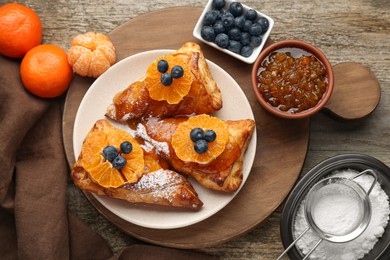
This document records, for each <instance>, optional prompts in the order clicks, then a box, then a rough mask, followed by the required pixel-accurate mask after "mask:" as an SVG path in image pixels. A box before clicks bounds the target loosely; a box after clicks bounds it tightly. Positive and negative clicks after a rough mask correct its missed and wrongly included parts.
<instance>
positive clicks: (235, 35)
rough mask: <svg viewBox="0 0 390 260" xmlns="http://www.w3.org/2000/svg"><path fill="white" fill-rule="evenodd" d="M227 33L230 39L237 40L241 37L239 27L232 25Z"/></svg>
mask: <svg viewBox="0 0 390 260" xmlns="http://www.w3.org/2000/svg"><path fill="white" fill-rule="evenodd" d="M228 35H229V39H230V40H235V41H239V40H240V38H241V31H240V29H238V28H236V27H234V28H232V29H230V30H229V32H228Z"/></svg>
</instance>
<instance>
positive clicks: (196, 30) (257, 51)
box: [193, 0, 274, 64]
mask: <svg viewBox="0 0 390 260" xmlns="http://www.w3.org/2000/svg"><path fill="white" fill-rule="evenodd" d="M232 2H237V1H231V0H225V7H224V10H227V9H228V8H229V6H230V4H231V3H232ZM212 3H213V0H209V1H208V3H207V4H206V6H205V8H204V10H203V12H202V14H201V15H200V17H199V20H198V22H197V23H196V25H195V28H194V31H193V35H194V37H195V38H197V39H199V40H200V41H202V42H204V43H206V44H208V45H210V46H213V47H214V48H216V49H218V50H220V51H222V52H224V53H227V54H229V55H230V56H233V57H235V58H237V59H239V60H241V61H243V62H246V63H248V64H252V63H253V62H255V60H256V58H257V56H259V54H260V52H261V50H262V49H263V47H264V44H265V42H266V41H267V39H268V36H269V34H270V32H271V30H272V27H273V25H274V20H273V19H272V18H271V17H269V16H267V15H265V14H263V13H261V12H259V11H257V10H256V12H257V16H258V17H265V18H266V19H267V20H268V22H269V27H268V30H267V31H266V32H265V33H263V34H262V38H263V40H262V42H261V44H260V45H259V46H257V47H255V48H253V53H252V55H251V56H249V57H244V56H242V55H240V54H236V53H234V52H232V51H230V50H228V49H225V48H221V47H219V46H218V45H217V44H215V43H214V42H209V41H206V40H205V39H203V38H202V36H201V30H202V27H203V19H204V16H205V14H206V13H207V12H208V11H210V10H212ZM241 4H242V6H243V8H244V13H245V12H247V11H248V10H249V9H254V8H251V7H249V6H246V5H244V4H243V3H241Z"/></svg>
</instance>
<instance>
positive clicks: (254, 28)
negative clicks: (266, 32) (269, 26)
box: [249, 23, 263, 36]
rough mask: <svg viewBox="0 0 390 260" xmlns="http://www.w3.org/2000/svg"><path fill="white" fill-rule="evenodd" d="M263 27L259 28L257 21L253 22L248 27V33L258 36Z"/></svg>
mask: <svg viewBox="0 0 390 260" xmlns="http://www.w3.org/2000/svg"><path fill="white" fill-rule="evenodd" d="M262 31H263V29H262V28H261V25H260V24H258V23H253V24H252V26H251V28H250V29H249V33H250V34H251V35H253V36H259V35H261V33H262Z"/></svg>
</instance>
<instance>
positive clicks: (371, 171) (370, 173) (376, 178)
mask: <svg viewBox="0 0 390 260" xmlns="http://www.w3.org/2000/svg"><path fill="white" fill-rule="evenodd" d="M363 174H368V175H371V176H372V177H374V181H373V182H372V184H371V187H370V188H369V189H368V191H367V196H370V193H371V191H372V189H373V188H374V186H375V184H376V182H377V181H378V177H377V176H376V173H375V172H374V171H373V170H371V169H367V170H364V171H362V172H360V173H358V174H356V176H354V177H352V178H351V179H352V180H353V179H356V178H357V177H359V176H361V175H363Z"/></svg>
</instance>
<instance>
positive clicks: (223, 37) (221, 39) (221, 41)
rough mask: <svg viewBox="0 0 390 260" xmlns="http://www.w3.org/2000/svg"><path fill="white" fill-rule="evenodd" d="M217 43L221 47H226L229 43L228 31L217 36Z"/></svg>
mask: <svg viewBox="0 0 390 260" xmlns="http://www.w3.org/2000/svg"><path fill="white" fill-rule="evenodd" d="M215 43H216V44H217V45H218V46H219V47H221V48H226V47H227V46H228V45H229V36H227V34H226V33H220V34H218V35H217V37H215Z"/></svg>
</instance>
